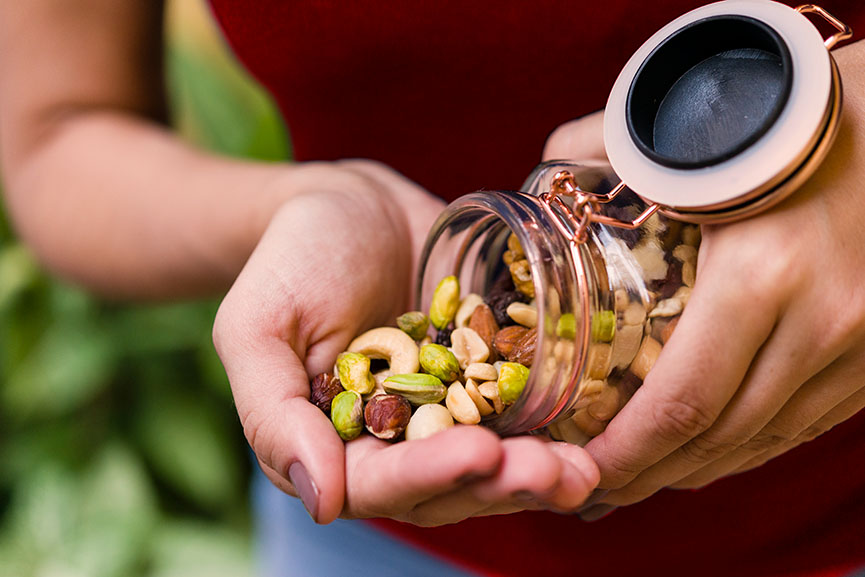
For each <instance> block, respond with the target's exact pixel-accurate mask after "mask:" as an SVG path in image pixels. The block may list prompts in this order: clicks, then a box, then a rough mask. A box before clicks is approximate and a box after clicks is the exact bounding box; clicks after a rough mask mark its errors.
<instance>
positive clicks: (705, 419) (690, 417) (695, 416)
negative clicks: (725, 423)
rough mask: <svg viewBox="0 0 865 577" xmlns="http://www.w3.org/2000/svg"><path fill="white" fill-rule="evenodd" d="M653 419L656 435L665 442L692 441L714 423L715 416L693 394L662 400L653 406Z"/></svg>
mask: <svg viewBox="0 0 865 577" xmlns="http://www.w3.org/2000/svg"><path fill="white" fill-rule="evenodd" d="M652 416H653V418H654V422H655V428H656V430H657V432H658V434H659V435H660V436H661V437H662V438H664V439H666V440H674V441H679V440H683V439H684V440H688V439H693V438H694V437H696V436H697V435H699V434H700V433H702V432H703V431H705V430H706V429H708V428H709V427H710V426H711V425H712V423H714V422H715V419H716V418H717V415H716V414H715V412H714V411H712V410H710V409H708V408H707V407H706V403H705V402H704V401H703V400H702V399H700V398H699V396H698V394H697V393H695V392H690V393H688V394H687V395H679V396H677V397H674V398H670V399H666V400H663V401H661V402H659V403H657V404H656V405H655V408H654V413H653V415H652Z"/></svg>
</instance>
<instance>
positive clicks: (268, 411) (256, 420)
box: [214, 285, 345, 523]
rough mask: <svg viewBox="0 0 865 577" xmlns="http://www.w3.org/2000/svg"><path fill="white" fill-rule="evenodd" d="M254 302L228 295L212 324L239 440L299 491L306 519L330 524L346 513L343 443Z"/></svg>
mask: <svg viewBox="0 0 865 577" xmlns="http://www.w3.org/2000/svg"><path fill="white" fill-rule="evenodd" d="M235 286H236V287H237V286H238V285H235ZM232 290H234V289H232ZM237 297H239V298H237ZM253 302H258V301H257V300H253V299H245V298H243V293H242V291H241V292H237V293H234V295H232V293H229V295H228V296H227V297H226V299H225V301H224V302H223V304H222V306H221V307H220V312H219V313H218V315H217V319H216V322H215V324H214V343H215V344H216V347H217V352H218V353H219V356H220V358H221V359H222V362H223V365H224V366H225V370H226V374H227V375H228V379H229V382H230V383H231V388H232V393H233V395H234V399H235V404H236V406H237V412H238V415H239V416H240V419H241V424H242V425H243V430H244V434H245V435H246V438H247V440H248V441H249V444H250V446H251V447H252V450H253V451H254V452H255V454H256V455H257V456H258V458H259V459H261V461H263V462H264V464H266V465H267V467H268V468H270V469H271V471H273V472H275V474H276V475H278V476H279V477H280V478H282V479H284V480H287V481H289V482H291V484H292V485H293V486H294V487H296V488H297V489H298V493H299V496H300V497H301V499H302V500H303V503H304V506H306V508H307V510H308V511H309V513H310V516H311V517H312V518H313V519H314V520H315V521H317V522H320V523H329V522H330V521H332V520H333V519H335V518H336V517H337V515H339V513H340V511H341V510H342V508H343V499H344V493H345V450H344V445H343V442H342V440H341V439H340V438H339V436H338V435H337V434H336V431H335V430H334V428H333V425H332V424H331V422H330V419H328V417H327V416H326V415H325V414H324V413H323V412H322V411H321V410H320V409H318V407H316V406H314V405H311V404H310V403H309V402H308V400H307V398H308V395H309V380H308V379H309V377H308V375H307V373H306V371H305V370H304V367H303V364H302V363H301V361H300V359H299V358H298V356H297V355H296V354H295V353H294V351H293V350H292V349H291V347H289V346H288V344H287V343H286V342H285V341H284V340H282V339H281V338H279V337H276V336H272V335H268V334H265V333H264V331H265V330H266V327H271V326H272V320H270V319H268V321H267V322H259V320H260V316H261V314H262V313H261V311H260V309H259V310H252V308H253V307H251V303H253ZM286 324H288V323H286ZM259 327H261V328H259ZM301 489H302V490H301Z"/></svg>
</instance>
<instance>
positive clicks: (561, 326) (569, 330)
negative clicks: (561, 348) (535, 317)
mask: <svg viewBox="0 0 865 577" xmlns="http://www.w3.org/2000/svg"><path fill="white" fill-rule="evenodd" d="M556 336H558V337H560V338H563V339H574V338H575V337H576V336H577V319H576V317H575V316H574V314H573V313H565V314H563V315H562V316H560V317H559V320H558V322H556Z"/></svg>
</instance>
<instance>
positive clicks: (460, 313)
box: [454, 293, 484, 329]
mask: <svg viewBox="0 0 865 577" xmlns="http://www.w3.org/2000/svg"><path fill="white" fill-rule="evenodd" d="M482 304H484V299H483V297H481V295H479V294H475V293H470V294H468V295H466V298H464V299H463V300H461V301H460V306H459V308H458V309H457V314H456V315H455V316H454V326H455V327H456V328H458V329H460V328H462V327H467V326H468V324H469V320H470V319H471V317H472V314H474V312H475V309H476V308H478V306H479V305H482Z"/></svg>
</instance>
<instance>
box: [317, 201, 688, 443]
mask: <svg viewBox="0 0 865 577" xmlns="http://www.w3.org/2000/svg"><path fill="white" fill-rule="evenodd" d="M612 208H613V209H615V207H612ZM609 236H610V238H607V239H606V240H605V241H604V246H605V251H607V254H606V255H605V258H606V259H607V260H611V259H612V260H615V259H625V260H627V261H628V262H630V263H631V264H632V265H633V267H632V270H637V271H639V273H638V274H639V276H640V277H641V278H640V281H641V285H640V286H641V287H642V288H643V290H632V289H631V288H627V287H626V286H625V285H624V284H622V285H621V286H619V285H617V284H616V281H615V279H612V278H611V279H610V281H609V282H610V286H609V287H607V288H609V291H608V292H609V294H608V295H607V296H608V297H609V298H607V299H600V301H599V302H600V303H601V304H600V306H599V307H598V308H597V309H596V310H593V311H592V313H591V319H590V322H589V324H588V328H587V329H586V330H588V331H590V336H589V343H590V344H589V347H588V349H587V350H586V351H584V353H585V354H584V356H583V358H584V365H583V370H582V371H581V372H580V374H579V376H578V378H579V383H578V386H577V388H576V398H575V399H574V402H573V403H572V404H571V405H570V406H569V410H567V411H565V412H564V413H563V415H562V416H560V417H559V418H558V419H557V420H555V421H554V422H553V423H551V424H550V425H548V427H547V428H546V431H547V432H548V433H549V435H550V436H551V437H552V438H554V439H557V440H563V441H568V442H571V443H575V444H585V443H586V442H587V441H588V440H589V439H590V438H591V437H594V436H596V435H598V434H600V433H601V432H603V430H604V429H605V428H606V425H607V423H608V422H609V421H610V420H611V419H612V418H613V417H614V416H615V415H616V414H617V413H618V412H619V410H621V408H622V407H623V406H624V404H625V403H626V402H627V401H628V399H630V397H631V396H632V395H633V394H634V392H635V391H636V389H637V388H638V387H639V386H640V384H641V383H642V381H643V379H645V377H646V375H647V374H648V372H649V371H650V370H651V368H652V366H653V365H654V363H655V360H656V359H657V358H658V355H659V354H660V351H661V348H662V346H663V344H664V343H666V341H667V340H668V339H669V338H670V334H671V333H672V330H673V328H674V327H675V325H676V322H677V321H678V317H679V315H681V313H682V311H683V310H684V308H685V306H686V305H687V302H688V297H689V295H690V291H691V288H692V287H693V286H694V282H695V280H696V266H697V249H698V247H699V242H700V231H699V228H698V227H697V226H693V225H683V224H681V223H678V222H674V221H666V220H664V219H662V218H661V217H658V216H653V217H652V218H650V219H649V220H648V221H647V222H646V223H645V225H644V226H643V227H642V228H641V229H640V230H639V231H622V232H621V233H620V234H615V235H609ZM502 263H503V265H504V267H505V268H506V271H507V272H506V273H505V274H504V275H502V276H501V277H500V278H499V280H498V281H497V282H495V283H493V284H492V286H491V287H490V289H489V290H488V291H487V294H484V295H480V294H474V293H469V294H466V295H465V296H463V297H462V298H461V297H460V293H461V287H460V282H459V280H458V279H457V277H455V276H448V277H445V278H443V279H441V281H440V282H439V283H438V286H437V287H436V289H435V291H434V292H433V295H432V299H431V303H430V310H429V314H428V315H426V314H424V313H423V312H421V311H410V312H407V313H405V314H403V315H401V316H400V317H399V318H398V319H396V325H397V327H399V328H395V327H379V328H375V329H372V330H370V331H367V332H365V333H363V334H362V335H360V336H358V337H357V338H356V339H354V340H353V341H352V342H351V343H350V344H349V346H348V350H346V351H345V352H343V353H341V354H340V355H339V357H338V358H337V360H336V364H335V367H334V373H333V374H329V373H323V374H320V375H317V376H316V377H315V378H314V379H313V380H312V382H311V400H312V401H313V402H314V403H315V404H316V405H317V406H319V408H321V409H322V411H324V412H325V413H327V414H329V415H330V417H331V420H332V421H333V424H334V427H335V428H336V430H337V432H338V433H339V435H340V436H341V437H342V438H343V439H344V440H346V441H348V440H351V439H354V438H356V437H357V436H359V435H360V434H362V432H363V430H364V429H365V430H366V431H368V432H369V433H370V434H372V435H374V436H376V437H378V438H380V439H385V440H388V441H397V440H401V439H403V438H404V439H407V440H411V439H421V438H424V437H428V436H430V435H433V434H435V433H436V432H438V431H441V430H444V429H447V428H449V427H452V426H454V424H455V423H461V424H464V425H483V424H484V421H485V420H488V419H495V418H496V417H497V416H498V415H501V414H502V413H503V412H504V411H507V410H508V409H509V407H511V406H512V405H513V404H514V403H516V402H517V401H518V400H519V399H520V397H521V395H522V394H523V392H524V389H525V387H526V384H527V383H528V382H529V379H530V377H531V373H532V367H533V365H534V364H535V361H536V357H537V356H538V355H540V353H539V351H538V350H537V348H538V347H537V344H538V339H539V336H538V330H539V328H541V329H542V330H547V331H550V332H551V333H553V332H554V333H555V337H556V342H555V346H554V347H553V348H552V350H553V353H552V355H551V356H552V358H551V359H545V361H546V362H548V363H549V362H553V363H556V362H559V363H563V362H565V359H566V358H568V359H570V358H573V356H574V348H575V347H577V346H578V345H577V342H578V341H579V339H578V338H577V337H578V335H577V332H578V330H579V327H581V326H583V325H582V322H581V319H580V318H578V315H576V316H575V315H574V314H572V313H565V314H562V315H560V316H559V317H558V319H557V320H554V322H553V323H552V324H553V325H555V326H554V327H551V326H550V323H549V319H548V320H547V321H546V325H545V326H541V327H539V322H540V319H539V317H538V309H537V306H536V304H535V282H534V279H533V278H532V273H531V270H532V269H531V266H530V264H529V261H528V259H527V257H526V254H525V252H524V251H523V248H522V247H521V246H520V242H519V240H518V238H517V236H516V235H514V234H513V233H511V234H510V236H509V237H508V239H507V250H505V251H504V253H503V255H502ZM604 303H606V305H605V304H604ZM547 316H549V315H547ZM540 324H541V325H544V322H540ZM547 327H548V328H547ZM431 332H432V334H430V333H431ZM548 356H550V355H548ZM376 359H379V360H384V361H386V362H387V367H386V368H383V369H375V368H374V367H376V363H374V362H373V361H374V360H376Z"/></svg>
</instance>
